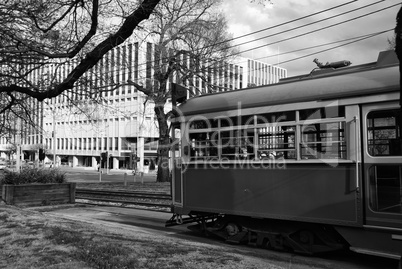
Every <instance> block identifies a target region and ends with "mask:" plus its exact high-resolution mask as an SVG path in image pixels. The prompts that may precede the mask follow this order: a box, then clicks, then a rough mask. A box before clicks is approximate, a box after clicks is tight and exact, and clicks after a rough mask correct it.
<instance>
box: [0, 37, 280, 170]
mask: <svg viewBox="0 0 402 269" xmlns="http://www.w3.org/2000/svg"><path fill="white" fill-rule="evenodd" d="M154 51H155V46H154V45H153V44H152V43H138V42H137V43H129V44H124V45H122V46H119V47H117V48H115V49H113V50H112V51H110V52H109V53H108V54H107V55H105V57H103V58H102V60H101V61H100V62H99V63H98V64H97V65H96V66H95V67H93V68H92V69H91V70H90V71H89V72H87V74H86V76H85V77H84V78H82V79H81V80H80V81H79V83H77V86H76V87H75V88H74V90H72V91H68V92H66V93H64V94H62V95H60V96H58V97H56V98H52V99H50V100H47V101H46V102H43V103H40V102H37V101H35V100H33V101H32V111H34V115H33V116H34V117H35V120H36V123H37V126H38V128H33V127H29V128H25V127H24V126H23V125H22V124H21V126H19V127H18V128H17V135H16V136H15V135H14V137H11V136H10V137H8V138H7V139H6V138H5V137H2V138H1V139H0V151H2V152H3V154H4V152H7V151H6V149H8V148H11V147H12V146H13V145H21V147H20V150H21V156H22V159H25V160H29V161H37V160H38V158H39V149H44V151H45V154H46V159H45V163H55V164H56V165H60V164H61V165H69V166H72V167H77V166H82V167H90V168H91V169H96V168H97V167H98V166H101V167H102V168H107V169H132V168H133V165H134V164H135V160H136V156H137V157H140V160H141V161H140V162H139V163H138V166H139V170H140V171H141V170H143V171H145V172H147V171H148V169H153V168H154V167H155V164H156V158H157V156H156V149H157V139H158V136H159V134H158V126H157V121H156V118H155V114H154V104H153V102H152V101H151V100H148V99H147V97H146V96H145V95H144V94H143V93H141V92H139V91H137V90H136V89H135V87H133V86H128V85H121V86H119V87H117V86H116V85H120V84H122V83H124V82H126V81H127V80H132V81H135V82H137V83H139V84H142V85H145V86H147V87H152V85H153V79H152V78H153V75H154V70H155V68H154V66H153V64H154ZM179 61H180V62H181V63H184V64H189V65H190V64H191V63H190V57H188V56H186V55H182V56H181V58H180V59H179ZM237 61H238V60H237ZM202 65H203V66H204V67H205V68H203V71H202V72H203V74H202V77H203V78H204V79H201V78H200V77H194V78H193V79H192V80H191V81H190V82H189V83H187V84H188V85H186V87H188V88H189V89H190V94H189V97H191V96H193V95H199V94H205V93H209V92H211V89H212V91H213V92H220V91H231V90H236V89H241V88H245V87H247V86H259V85H265V84H271V83H276V82H278V81H279V79H280V78H284V77H286V70H285V69H283V68H278V67H275V66H272V65H268V64H265V63H262V62H258V61H255V60H250V59H242V60H241V61H239V63H238V64H236V63H228V62H219V63H216V62H215V63H211V62H208V61H207V60H206V61H205V62H204V63H203V64H202ZM73 66H74V62H73V61H72V62H70V63H63V64H60V65H54V66H49V67H48V69H46V70H37V71H36V72H35V73H33V74H32V75H33V76H37V77H46V76H47V77H49V81H50V80H51V81H54V82H58V81H61V80H62V79H63V78H64V77H65V76H66V75H67V74H68V73H69V72H70V71H71V70H72V68H73ZM169 82H176V81H175V79H174V77H171V78H170V79H169ZM71 103H74V106H72V105H71ZM165 109H166V111H168V110H170V109H171V103H170V101H169V100H168V103H167V105H166V108H165ZM102 153H103V154H102ZM102 157H103V158H102Z"/></svg>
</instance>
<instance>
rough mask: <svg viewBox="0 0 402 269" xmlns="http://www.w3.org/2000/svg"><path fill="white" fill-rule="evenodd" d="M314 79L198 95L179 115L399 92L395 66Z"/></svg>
mask: <svg viewBox="0 0 402 269" xmlns="http://www.w3.org/2000/svg"><path fill="white" fill-rule="evenodd" d="M358 67H359V66H356V67H353V68H344V69H343V70H334V71H333V72H331V73H327V74H324V75H318V76H313V77H311V76H305V77H304V78H301V77H298V78H297V80H291V79H288V80H287V81H286V80H285V81H284V82H279V83H276V84H270V85H266V86H260V87H255V88H246V89H240V90H234V91H228V92H220V93H213V94H206V95H200V96H196V97H193V98H190V99H188V100H187V101H185V102H184V103H183V104H181V105H180V106H179V110H180V111H181V113H182V115H184V116H187V115H196V114H206V113H211V112H219V111H228V110H233V109H236V108H238V106H239V102H241V103H240V104H241V108H242V109H244V108H254V107H260V106H271V105H280V104H291V103H299V102H306V101H314V100H331V99H344V98H349V97H356V96H363V95H372V94H379V93H386V92H391V91H397V90H399V69H398V66H397V65H395V64H393V65H387V66H385V67H379V66H378V65H376V63H373V64H371V65H364V66H363V65H362V66H361V68H360V69H359V68H358Z"/></svg>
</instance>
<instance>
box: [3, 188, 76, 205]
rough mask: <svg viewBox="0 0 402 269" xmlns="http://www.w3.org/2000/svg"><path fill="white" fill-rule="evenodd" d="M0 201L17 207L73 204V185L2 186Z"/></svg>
mask: <svg viewBox="0 0 402 269" xmlns="http://www.w3.org/2000/svg"><path fill="white" fill-rule="evenodd" d="M2 199H3V201H4V202H5V203H6V204H9V205H18V206H40V205H51V204H67V203H75V183H57V184H23V185H3V188H2Z"/></svg>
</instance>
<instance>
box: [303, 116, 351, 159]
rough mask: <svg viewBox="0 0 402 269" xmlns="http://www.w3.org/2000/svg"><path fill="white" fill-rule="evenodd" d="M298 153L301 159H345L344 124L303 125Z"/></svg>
mask: <svg viewBox="0 0 402 269" xmlns="http://www.w3.org/2000/svg"><path fill="white" fill-rule="evenodd" d="M300 153H301V158H302V159H346V142H345V122H332V123H316V124H306V125H303V126H302V128H301V143H300Z"/></svg>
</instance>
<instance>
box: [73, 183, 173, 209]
mask: <svg viewBox="0 0 402 269" xmlns="http://www.w3.org/2000/svg"><path fill="white" fill-rule="evenodd" d="M75 199H76V200H87V201H93V202H106V203H117V204H122V205H123V204H130V205H137V206H144V207H159V208H170V207H171V205H170V203H161V200H162V201H166V200H171V199H172V198H171V195H170V194H166V193H162V192H138V191H113V190H96V189H85V188H77V189H76V195H75ZM144 200H147V201H144ZM76 202H77V203H85V204H88V203H90V202H81V201H76Z"/></svg>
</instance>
